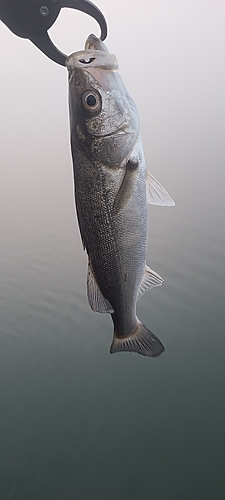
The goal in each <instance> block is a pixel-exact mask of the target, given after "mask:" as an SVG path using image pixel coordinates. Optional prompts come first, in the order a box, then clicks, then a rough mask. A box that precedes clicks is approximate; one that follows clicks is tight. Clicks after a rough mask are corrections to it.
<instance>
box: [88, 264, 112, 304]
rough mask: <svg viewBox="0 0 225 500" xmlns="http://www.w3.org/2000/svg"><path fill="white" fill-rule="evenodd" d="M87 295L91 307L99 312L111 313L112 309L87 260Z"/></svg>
mask: <svg viewBox="0 0 225 500" xmlns="http://www.w3.org/2000/svg"><path fill="white" fill-rule="evenodd" d="M87 296H88V302H89V305H90V307H91V309H92V310H93V311H95V312H99V313H111V314H112V313H113V312H114V309H113V308H112V306H111V304H110V303H109V301H108V300H107V299H105V297H104V296H103V295H102V293H101V291H100V290H99V287H98V285H97V283H96V280H95V277H94V275H93V272H92V269H91V265H90V262H88V271H87Z"/></svg>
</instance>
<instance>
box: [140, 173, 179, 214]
mask: <svg viewBox="0 0 225 500" xmlns="http://www.w3.org/2000/svg"><path fill="white" fill-rule="evenodd" d="M146 193H147V202H148V203H149V204H150V205H160V206H162V207H173V206H174V205H175V202H174V200H173V199H172V198H171V197H170V195H169V194H168V193H167V191H166V190H165V188H164V187H163V186H162V185H161V184H160V183H159V182H158V181H157V180H156V179H155V178H154V177H153V176H152V175H151V174H150V173H149V172H147V178H146Z"/></svg>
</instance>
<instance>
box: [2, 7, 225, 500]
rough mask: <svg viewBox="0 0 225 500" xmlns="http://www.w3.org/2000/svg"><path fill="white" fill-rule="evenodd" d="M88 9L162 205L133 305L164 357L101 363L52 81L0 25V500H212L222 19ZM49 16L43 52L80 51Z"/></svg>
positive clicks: (104, 325) (219, 429)
mask: <svg viewBox="0 0 225 500" xmlns="http://www.w3.org/2000/svg"><path fill="white" fill-rule="evenodd" d="M98 5H99V7H100V8H102V10H103V11H104V13H105V15H106V17H107V19H108V22H109V25H110V35H109V38H108V42H107V43H108V47H109V49H110V50H111V52H113V53H116V55H117V57H118V60H119V63H120V69H121V74H122V77H123V79H124V82H125V84H126V85H127V88H128V90H129V91H130V93H131V94H132V96H133V98H134V99H135V101H136V103H137V105H138V108H139V112H140V117H141V129H142V136H143V143H144V149H145V155H146V162H147V166H148V169H149V170H150V171H151V173H152V174H153V175H154V176H155V177H156V178H157V179H158V180H159V181H160V182H161V183H162V184H163V185H164V186H165V188H166V189H167V190H168V191H169V193H170V195H171V196H172V197H173V198H174V199H175V201H176V207H175V208H163V207H150V208H149V245H148V256H147V262H148V264H149V265H150V266H151V267H152V268H153V269H154V270H155V271H157V272H158V273H159V274H160V275H161V276H163V278H164V280H165V282H164V284H163V286H162V287H159V288H157V289H153V290H152V291H150V292H148V293H147V294H145V295H144V296H143V298H142V299H141V300H140V301H139V303H138V316H139V318H140V319H141V320H142V321H143V322H144V323H145V324H146V325H148V326H149V327H150V328H151V330H152V331H153V332H154V333H155V334H156V335H157V336H158V337H159V338H160V339H161V341H162V342H163V344H164V345H165V348H166V351H165V353H164V354H163V355H162V356H161V357H160V358H157V359H145V358H143V357H141V356H138V355H136V354H129V353H120V354H115V355H113V356H111V355H110V354H109V347H110V344H111V339H112V322H111V318H110V316H109V315H101V314H97V313H93V312H92V311H91V309H90V308H89V306H88V303H87V299H86V286H85V282H86V265H87V263H86V255H85V253H84V252H83V248H82V244H81V240H80V235H79V230H78V226H77V220H76V215H75V209H74V197H73V177H72V163H71V158H70V146H69V127H68V108H67V75H66V70H65V69H63V68H61V67H59V66H57V65H54V64H53V63H51V61H49V60H48V59H47V58H45V57H44V56H43V55H42V54H41V53H39V52H38V51H37V49H36V48H35V47H33V46H32V45H31V44H29V42H28V41H25V40H20V39H18V38H16V37H14V36H13V35H12V34H11V33H10V32H9V31H8V30H7V29H6V28H5V27H4V26H3V25H1V26H0V42H1V51H0V54H1V84H0V85H1V96H0V99H1V121H0V126H1V150H0V167H1V168H0V228H1V238H0V305H1V309H0V310H1V313H0V436H1V437H0V443H1V444H0V455H1V460H0V498H1V500H50V499H54V500H115V499H116V500H168V499H172V500H190V499H191V500H214V499H215V500H222V499H224V488H225V480H224V459H225V428H224V426H225V424H224V422H225V398H224V394H225V384H224V382H225V375H224V359H225V327H224V323H225V308H224V295H225V262H224V256H225V251H224V248H225V220H224V219H225V210H224V186H225V141H224V129H225V118H224V117H225V92H224V89H225V78H224V76H225V75H224V64H223V61H224V49H225V43H224V42H225V35H224V16H225V6H224V3H223V2H220V1H219V0H218V1H209V2H208V3H207V4H206V3H205V2H201V1H199V2H194V1H192V0H191V1H185V2H182V5H181V4H180V3H179V2H178V1H175V0H172V1H171V2H170V3H168V2H166V1H162V2H160V3H159V2H156V1H153V2H152V3H151V5H150V4H148V7H147V4H146V2H145V1H144V0H142V1H141V2H139V4H138V6H137V5H136V3H132V2H131V3H130V4H129V8H130V10H129V15H130V17H129V23H125V22H124V19H125V15H126V8H127V2H126V1H124V3H123V2H120V3H118V6H117V7H118V8H117V9H115V6H113V4H112V2H108V1H107V2H106V1H103V0H101V1H99V2H98ZM146 9H147V14H148V15H146ZM68 12H69V11H68ZM73 14H74V13H73ZM63 16H64V17H62V20H61V21H60V20H59V21H58V25H56V26H55V27H54V28H53V31H52V36H53V35H54V36H53V38H54V41H55V42H57V45H60V48H61V50H66V51H68V52H69V51H70V52H72V51H74V50H79V49H81V48H82V47H83V44H84V40H85V38H86V36H88V34H89V32H91V31H94V30H95V29H96V24H95V23H94V21H92V20H91V19H86V18H85V19H84V17H82V14H79V13H75V14H74V16H72V14H70V12H69V13H66V12H65V14H63ZM71 16H72V18H71ZM77 16H80V17H79V19H78V21H79V22H78V21H77ZM71 19H72V20H71ZM81 21H82V22H81ZM60 22H61V24H60ZM82 23H83V24H82ZM75 25H76V30H75V31H76V33H74V28H75ZM122 27H123V34H121V37H120V36H119V34H120V33H121V32H122ZM138 29H140V33H139V34H138V31H137V30H138ZM134 33H136V38H135V36H134ZM67 38H68V39H67ZM71 40H72V42H71ZM63 43H64V44H65V45H66V44H68V48H66V47H63ZM2 47H3V50H2Z"/></svg>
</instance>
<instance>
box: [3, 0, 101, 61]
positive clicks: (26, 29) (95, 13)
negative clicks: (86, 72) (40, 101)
mask: <svg viewBox="0 0 225 500" xmlns="http://www.w3.org/2000/svg"><path fill="white" fill-rule="evenodd" d="M63 7H69V8H71V9H76V10H80V11H82V12H85V13H86V14H88V15H89V16H91V17H93V18H94V19H95V20H96V21H97V22H98V24H99V26H100V28H101V39H102V40H105V38H106V36H107V24H106V20H105V18H104V16H103V14H102V12H101V11H100V10H99V9H98V7H96V5H94V4H93V3H92V2H90V1H89V0H0V19H1V21H2V22H3V23H4V24H5V25H6V26H7V27H8V28H9V29H10V30H11V31H12V32H13V33H15V35H17V36H20V37H22V38H28V39H29V40H31V42H32V43H33V44H34V45H36V47H38V48H39V49H40V50H41V51H42V52H43V53H44V54H45V55H46V56H47V57H49V58H50V59H52V60H53V61H54V62H56V63H58V64H61V65H62V66H65V60H66V58H67V55H66V54H63V52H61V51H60V50H59V49H58V48H57V47H56V46H55V45H54V43H53V42H52V40H51V38H50V37H49V35H48V33H47V30H48V29H49V28H50V27H51V26H52V25H53V24H54V22H55V21H56V19H57V17H58V15H59V13H60V10H61V8H63Z"/></svg>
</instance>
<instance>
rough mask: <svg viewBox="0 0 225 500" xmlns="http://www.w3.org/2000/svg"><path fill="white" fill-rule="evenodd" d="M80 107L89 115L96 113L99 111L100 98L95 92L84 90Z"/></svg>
mask: <svg viewBox="0 0 225 500" xmlns="http://www.w3.org/2000/svg"><path fill="white" fill-rule="evenodd" d="M81 103H82V107H83V109H84V110H85V111H89V113H96V112H98V111H100V110H101V105H102V102H101V96H100V94H99V93H98V92H97V91H96V90H86V92H84V93H83V94H82V96H81Z"/></svg>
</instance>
